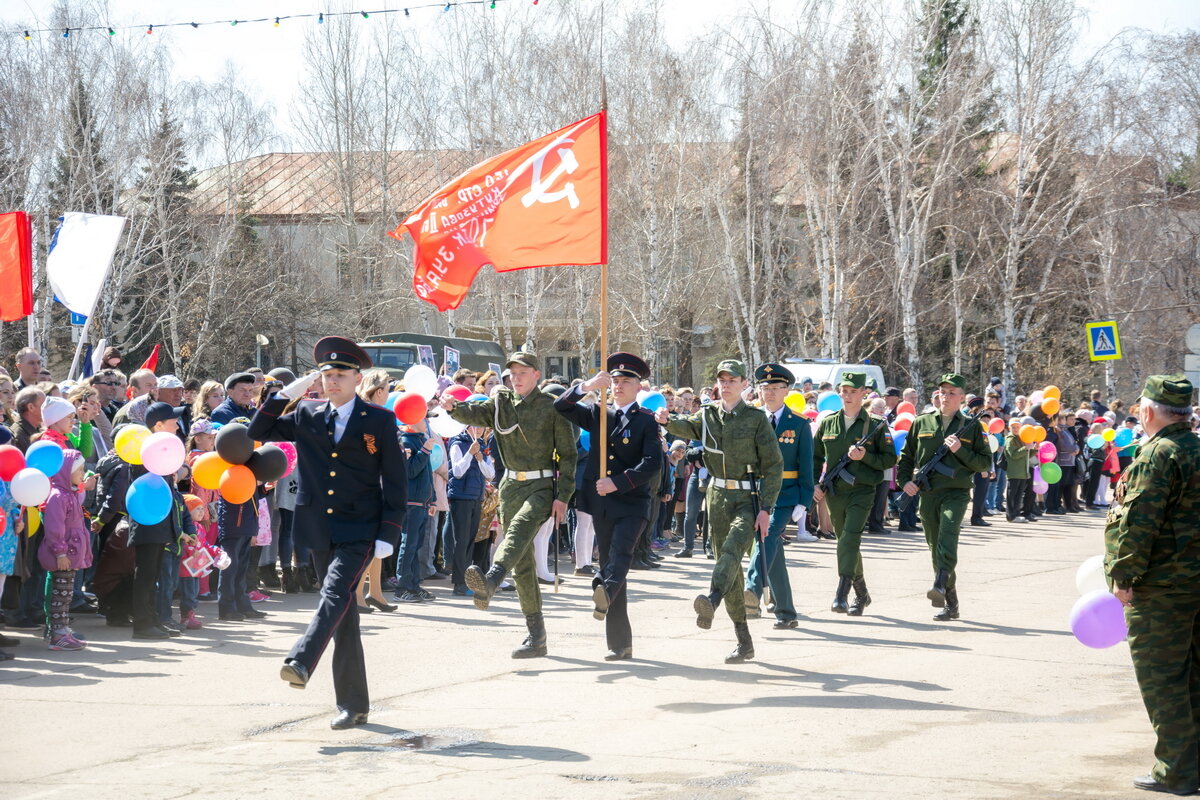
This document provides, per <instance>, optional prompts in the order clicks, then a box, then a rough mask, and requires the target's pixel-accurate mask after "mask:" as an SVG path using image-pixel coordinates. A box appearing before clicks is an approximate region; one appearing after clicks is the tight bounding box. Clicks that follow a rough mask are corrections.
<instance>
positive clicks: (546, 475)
mask: <svg viewBox="0 0 1200 800" xmlns="http://www.w3.org/2000/svg"><path fill="white" fill-rule="evenodd" d="M504 366H505V368H506V369H508V371H509V374H510V375H511V378H512V388H508V387H501V388H499V389H497V390H496V394H495V395H494V396H493V397H491V398H489V399H487V400H478V401H475V402H473V403H466V404H459V403H456V402H455V400H454V398H452V397H450V396H449V395H444V396H443V397H442V405H443V407H444V408H445V409H446V410H447V411H449V412H450V416H451V417H453V418H454V419H456V420H458V421H459V422H462V423H465V424H467V425H481V426H485V427H489V428H492V430H493V431H495V435H496V446H497V448H499V450H500V458H501V461H502V462H503V464H504V477H503V478H501V479H500V526H501V528H502V529H503V530H504V541H503V542H502V543H501V544H500V549H499V550H498V551H497V552H496V560H495V563H493V564H492V566H491V568H490V569H489V570H488V571H487V573H486V574H484V572H483V570H481V569H480V568H479V567H477V566H475V565H474V564H472V565H471V566H469V567H467V571H466V574H465V576H464V577H465V578H466V581H467V586H469V587H470V588H471V591H473V592H474V593H475V596H474V600H475V607H476V608H478V609H480V610H481V611H484V610H486V609H487V607H488V604H489V602H490V601H491V599H492V595H493V594H495V593H496V590H497V589H498V588H499V587H500V584H501V582H503V580H504V576H505V575H506V574H508V573H509V572H510V571H511V572H512V576H513V583H515V584H516V587H517V598H518V599H519V600H520V603H521V613H522V614H524V615H525V625H526V627H527V628H528V629H529V635H528V636H527V637H526V638H525V641H524V642H523V643H522V645H521V646H520V647H518V648H516V649H515V650H513V652H512V656H513V658H535V657H537V656H544V655H546V622H545V619H544V618H543V616H542V594H541V591H540V590H539V588H538V580H537V570H536V569H535V565H534V560H533V559H534V555H533V538H534V536H536V535H537V532H538V528H540V527H541V526H542V523H544V522H545V521H546V520H547V519H549V518H550V517H551V516H553V517H554V520H555V522H556V523H561V522H562V519H563V517H564V515H565V514H566V513H567V501H569V500H570V499H571V495H572V494H574V493H575V462H576V460H577V453H576V449H575V433H574V430H573V429H572V428H571V424H570V423H569V422H567V421H566V420H565V419H563V418H562V417H561V416H560V415H559V414H558V413H557V412H555V410H554V398H553V397H552V396H550V395H549V394H547V393H545V392H543V391H541V390H539V389H538V383H539V382H540V381H541V379H542V372H541V369H540V366H539V363H538V360H537V356H535V355H534V354H533V353H529V352H525V351H519V352H516V353H513V354H512V355H511V356H509V358H508V361H507V362H506V363H505V365H504ZM556 455H557V457H558V481H557V493H556V490H555V481H554V477H555V475H554V471H555V456H556Z"/></svg>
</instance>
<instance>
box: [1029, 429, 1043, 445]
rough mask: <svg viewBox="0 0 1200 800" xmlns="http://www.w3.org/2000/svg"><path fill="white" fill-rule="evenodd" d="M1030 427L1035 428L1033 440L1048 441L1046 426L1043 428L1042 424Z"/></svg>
mask: <svg viewBox="0 0 1200 800" xmlns="http://www.w3.org/2000/svg"><path fill="white" fill-rule="evenodd" d="M1029 427H1031V428H1033V440H1034V441H1035V442H1044V441H1046V429H1045V428H1043V427H1042V426H1041V425H1030V426H1029Z"/></svg>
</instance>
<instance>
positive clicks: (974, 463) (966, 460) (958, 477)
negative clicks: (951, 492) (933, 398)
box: [896, 411, 992, 489]
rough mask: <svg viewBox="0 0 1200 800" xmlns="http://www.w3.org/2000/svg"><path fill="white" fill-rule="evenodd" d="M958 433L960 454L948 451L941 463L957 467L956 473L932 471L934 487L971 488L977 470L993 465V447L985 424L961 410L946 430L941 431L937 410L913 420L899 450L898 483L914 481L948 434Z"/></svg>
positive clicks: (982, 470)
mask: <svg viewBox="0 0 1200 800" xmlns="http://www.w3.org/2000/svg"><path fill="white" fill-rule="evenodd" d="M951 434H953V435H957V436H958V438H959V440H960V441H961V442H962V447H960V448H959V449H958V452H957V453H948V454H947V455H946V457H945V458H943V459H942V464H943V465H945V466H946V467H949V468H950V469H952V470H954V475H953V477H951V476H950V475H943V474H942V473H940V472H931V473H930V475H929V488H931V489H970V488H972V487H974V485H975V476H974V473H976V472H987V471H988V470H990V469H991V466H992V448H991V447H989V446H988V443H987V438H986V437H987V434H985V433H984V432H983V426H982V425H980V424H979V423H978V422H976V421H975V420H973V419H971V417H969V416H967V415H966V414H964V413H963V412H961V411H958V412H955V414H954V416H953V417H951V419H950V425H949V426H948V427H947V428H946V433H945V434H943V433H942V415H941V413H940V412H938V411H932V412H930V413H928V414H921V415H920V416H919V417H917V418H916V420H915V421H913V424H912V427H911V428H910V429H909V431H908V439H906V440H905V442H904V450H903V451H901V453H900V466H899V468H898V469H897V470H896V483H897V484H898V485H900V486H903V485H904V484H906V483H908V482H909V481H911V480H912V478H913V474H914V473H916V471H917V470H919V469H920V468H921V467H922V466H923V465H924V464H925V462H927V461H929V459H930V458H932V457H933V454H934V453H936V452H937V450H938V448H939V447H941V446H942V442H944V441H945V440H946V436H948V435H951Z"/></svg>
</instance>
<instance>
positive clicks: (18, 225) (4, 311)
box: [0, 211, 33, 322]
mask: <svg viewBox="0 0 1200 800" xmlns="http://www.w3.org/2000/svg"><path fill="white" fill-rule="evenodd" d="M32 313H33V228H32V227H31V226H30V223H29V215H28V214H26V213H25V212H24V211H13V212H12V213H9V214H0V320H3V321H4V322H15V321H16V320H19V319H21V318H23V317H27V316H29V315H30V314H32Z"/></svg>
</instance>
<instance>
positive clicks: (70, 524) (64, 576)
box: [38, 398, 92, 650]
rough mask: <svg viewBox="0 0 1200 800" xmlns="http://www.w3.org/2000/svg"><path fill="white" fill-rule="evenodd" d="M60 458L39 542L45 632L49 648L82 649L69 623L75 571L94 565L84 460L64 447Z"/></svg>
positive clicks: (77, 453) (43, 513)
mask: <svg viewBox="0 0 1200 800" xmlns="http://www.w3.org/2000/svg"><path fill="white" fill-rule="evenodd" d="M55 399H57V398H55ZM63 402H66V401H63ZM68 405H70V404H69V403H68ZM56 449H57V448H56ZM58 463H59V467H58V469H57V470H56V471H55V472H54V474H53V476H52V477H51V478H50V494H49V496H48V497H47V498H46V503H45V506H44V510H43V512H42V526H43V528H44V531H45V532H44V534H43V537H42V543H41V545H40V546H39V547H38V561H39V562H40V563H41V565H42V568H43V569H45V570H46V637H47V638H48V639H49V641H50V649H51V650H82V649H83V648H84V646H85V643H84V642H83V640H81V639H80V638H79V637H78V636H76V635H75V633H74V631H72V630H71V627H70V606H71V596H72V595H73V594H74V591H75V572H76V571H77V570H81V569H85V568H87V567H90V566H91V565H92V534H91V531H89V530H88V527H87V523H86V522H85V521H84V517H83V483H84V460H83V456H82V455H81V454H80V452H79V451H78V450H74V449H66V450H59V451H58Z"/></svg>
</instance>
